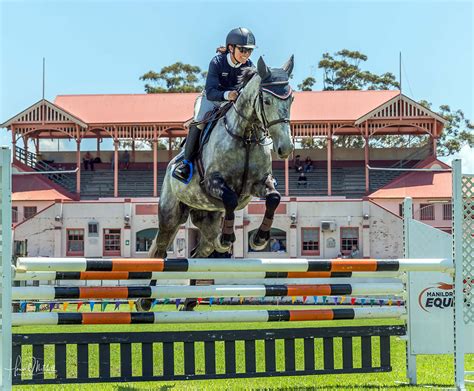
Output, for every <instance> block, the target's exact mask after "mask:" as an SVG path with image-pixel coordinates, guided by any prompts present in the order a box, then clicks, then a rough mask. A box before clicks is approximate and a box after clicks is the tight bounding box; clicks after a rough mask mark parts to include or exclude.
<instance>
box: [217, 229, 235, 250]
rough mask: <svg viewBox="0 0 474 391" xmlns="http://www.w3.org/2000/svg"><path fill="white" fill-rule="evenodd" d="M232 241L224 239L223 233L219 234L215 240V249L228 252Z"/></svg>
mask: <svg viewBox="0 0 474 391" xmlns="http://www.w3.org/2000/svg"><path fill="white" fill-rule="evenodd" d="M231 245H232V242H227V241H223V240H222V234H219V235H218V236H217V238H216V239H215V240H214V249H215V250H216V251H217V252H219V253H226V252H228V251H229V250H230V246H231Z"/></svg>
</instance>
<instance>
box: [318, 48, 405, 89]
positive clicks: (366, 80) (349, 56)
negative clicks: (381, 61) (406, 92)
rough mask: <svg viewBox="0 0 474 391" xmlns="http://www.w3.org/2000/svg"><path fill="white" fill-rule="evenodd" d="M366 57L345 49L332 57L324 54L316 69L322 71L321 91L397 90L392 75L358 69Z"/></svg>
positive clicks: (397, 84) (396, 84) (397, 86)
mask: <svg viewBox="0 0 474 391" xmlns="http://www.w3.org/2000/svg"><path fill="white" fill-rule="evenodd" d="M362 61H364V62H365V61H367V56H366V55H365V54H362V53H360V52H358V51H350V50H347V49H343V50H340V51H339V52H336V53H335V54H334V56H332V55H330V54H329V53H324V54H323V58H322V60H321V61H319V63H318V68H320V69H323V71H324V79H323V83H324V88H323V90H326V91H327V90H330V91H334V90H362V89H367V90H387V89H390V88H399V87H400V85H399V83H398V82H397V81H396V78H395V75H394V74H393V73H390V72H387V73H384V74H382V75H377V74H375V73H372V72H369V71H363V70H361V69H360V63H361V62H362Z"/></svg>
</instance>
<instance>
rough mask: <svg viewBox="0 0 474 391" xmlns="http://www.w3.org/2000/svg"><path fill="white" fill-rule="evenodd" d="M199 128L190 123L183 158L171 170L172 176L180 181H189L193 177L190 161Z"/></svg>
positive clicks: (197, 141)
mask: <svg viewBox="0 0 474 391" xmlns="http://www.w3.org/2000/svg"><path fill="white" fill-rule="evenodd" d="M200 135H201V129H199V128H198V127H197V126H196V125H191V127H190V128H189V132H188V137H186V144H185V145H184V159H183V160H182V161H181V162H179V163H178V165H177V166H176V167H175V169H174V171H173V176H174V177H175V178H176V179H179V180H180V181H181V182H184V183H189V181H190V180H191V178H192V177H193V172H192V161H193V159H194V156H195V155H196V152H197V147H198V144H199V137H200Z"/></svg>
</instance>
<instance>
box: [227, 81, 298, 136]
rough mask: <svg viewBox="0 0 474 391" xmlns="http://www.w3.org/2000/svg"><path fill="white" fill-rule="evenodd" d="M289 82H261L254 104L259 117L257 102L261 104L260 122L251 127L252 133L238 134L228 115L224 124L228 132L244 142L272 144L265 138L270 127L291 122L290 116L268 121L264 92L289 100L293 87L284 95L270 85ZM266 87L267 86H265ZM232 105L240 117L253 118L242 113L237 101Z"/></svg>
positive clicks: (248, 119)
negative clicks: (229, 122) (232, 127)
mask: <svg viewBox="0 0 474 391" xmlns="http://www.w3.org/2000/svg"><path fill="white" fill-rule="evenodd" d="M288 84H289V82H288V81H274V82H268V83H262V84H260V89H259V91H258V94H257V96H256V97H255V100H254V102H253V105H252V106H253V107H254V108H255V111H256V113H257V118H258V117H259V115H258V109H257V102H258V103H259V104H260V113H261V118H258V120H259V122H260V123H255V122H254V123H253V124H252V126H251V128H250V129H251V131H250V134H249V135H248V136H246V137H245V136H240V135H238V134H235V133H233V132H232V131H231V130H230V129H229V126H228V123H227V117H226V116H224V126H225V130H226V131H227V133H228V134H229V135H230V136H232V137H233V138H235V139H238V140H241V141H242V142H243V143H244V144H259V145H269V144H271V142H269V143H267V144H264V142H265V140H266V139H267V138H268V137H269V135H270V131H269V129H270V128H271V127H272V126H274V125H277V124H281V123H290V118H288V117H282V118H278V119H276V120H273V121H268V117H267V114H266V113H265V103H264V98H263V93H264V92H265V93H269V94H271V95H273V96H274V97H276V98H277V99H279V100H287V99H289V98H291V96H292V94H293V90H292V89H291V87H289V89H288V92H287V93H286V94H285V95H283V96H282V95H278V94H277V93H275V92H274V91H272V90H271V89H270V88H268V87H272V86H280V85H288ZM265 87H267V88H265ZM232 107H233V108H234V110H235V112H236V113H237V114H238V115H239V117H241V118H243V119H244V120H246V121H250V120H251V119H252V118H251V117H246V116H245V115H244V114H243V113H241V112H240V111H239V109H238V108H237V105H236V103H235V101H233V102H232ZM258 131H260V133H261V135H262V136H261V137H257V133H258Z"/></svg>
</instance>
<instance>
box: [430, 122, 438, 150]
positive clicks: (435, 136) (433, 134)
mask: <svg viewBox="0 0 474 391" xmlns="http://www.w3.org/2000/svg"><path fill="white" fill-rule="evenodd" d="M431 143H432V147H431V148H432V149H433V156H434V157H436V156H437V155H438V153H437V151H436V149H437V147H438V134H437V129H436V120H433V129H432V131H431Z"/></svg>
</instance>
